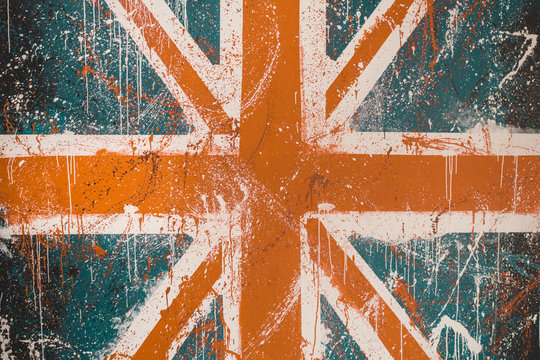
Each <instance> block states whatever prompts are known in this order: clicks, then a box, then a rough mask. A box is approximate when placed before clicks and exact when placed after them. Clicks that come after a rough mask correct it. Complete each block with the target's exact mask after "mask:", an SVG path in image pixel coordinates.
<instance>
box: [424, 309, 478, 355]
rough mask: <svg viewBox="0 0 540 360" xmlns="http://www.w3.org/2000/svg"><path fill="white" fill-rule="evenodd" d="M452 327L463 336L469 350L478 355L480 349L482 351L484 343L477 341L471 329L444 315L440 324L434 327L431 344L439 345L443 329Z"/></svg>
mask: <svg viewBox="0 0 540 360" xmlns="http://www.w3.org/2000/svg"><path fill="white" fill-rule="evenodd" d="M445 328H446V329H447V331H448V329H452V330H454V332H455V333H456V335H458V336H459V337H461V339H462V340H464V343H465V344H466V345H467V347H468V348H469V351H470V352H471V353H472V354H474V355H478V354H479V353H480V351H482V345H480V344H479V343H478V341H476V340H475V339H474V338H473V337H472V336H471V334H470V333H469V331H468V330H467V329H466V328H465V326H463V325H462V324H461V323H459V322H457V321H455V320H452V319H450V318H449V317H448V316H446V315H444V316H443V317H442V318H441V321H440V322H439V324H438V325H437V326H436V327H435V328H434V329H433V332H432V334H431V339H430V340H431V344H432V345H433V347H437V346H438V345H439V341H440V340H441V333H442V330H443V329H445Z"/></svg>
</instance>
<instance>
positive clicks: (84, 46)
mask: <svg viewBox="0 0 540 360" xmlns="http://www.w3.org/2000/svg"><path fill="white" fill-rule="evenodd" d="M83 48H84V69H85V71H86V67H87V66H88V64H87V61H88V60H87V53H86V0H83ZM84 83H85V87H86V113H88V75H85V76H84Z"/></svg>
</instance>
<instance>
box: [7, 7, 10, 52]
mask: <svg viewBox="0 0 540 360" xmlns="http://www.w3.org/2000/svg"><path fill="white" fill-rule="evenodd" d="M9 23H10V19H9V0H7V38H8V52H11V36H10V34H9V31H10V30H9Z"/></svg>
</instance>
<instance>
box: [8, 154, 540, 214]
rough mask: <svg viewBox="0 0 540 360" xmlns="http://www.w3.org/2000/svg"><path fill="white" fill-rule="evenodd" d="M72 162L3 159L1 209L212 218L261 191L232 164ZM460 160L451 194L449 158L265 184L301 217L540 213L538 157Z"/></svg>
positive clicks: (333, 158)
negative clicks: (325, 213) (248, 189)
mask: <svg viewBox="0 0 540 360" xmlns="http://www.w3.org/2000/svg"><path fill="white" fill-rule="evenodd" d="M71 159H72V158H71V157H58V158H56V157H30V158H25V159H24V161H22V159H21V160H17V159H15V160H14V161H13V163H12V164H11V163H10V159H0V169H1V170H0V199H1V205H2V206H3V207H5V208H7V210H8V214H9V215H10V217H19V216H22V217H24V216H26V215H33V214H34V215H43V214H68V213H69V211H70V208H71V212H72V214H84V213H87V214H104V213H123V212H124V205H127V204H130V205H134V206H137V207H138V208H139V210H140V212H141V213H185V212H188V213H193V212H195V213H196V212H201V213H206V212H207V211H218V210H219V209H220V208H219V202H218V200H217V198H216V197H215V195H221V196H222V197H223V198H224V200H225V202H226V203H228V204H235V203H238V202H239V201H240V200H241V199H242V198H243V197H244V193H243V192H242V189H241V188H240V185H239V180H241V179H243V180H244V181H246V182H247V183H248V185H249V184H254V185H256V186H260V182H259V181H260V180H254V178H253V175H252V174H251V173H250V172H249V171H246V169H245V168H243V167H242V166H241V164H239V163H238V159H236V158H234V157H226V156H213V155H202V154H199V155H196V156H188V157H185V156H159V155H155V154H149V155H147V156H118V155H112V154H104V155H100V156H89V157H74V158H73V160H71ZM455 159H457V160H454V161H457V172H454V173H453V174H452V178H451V186H450V175H449V174H446V175H445V168H446V166H445V162H446V161H447V160H446V158H445V157H443V156H421V155H415V156H405V155H391V156H385V155H378V156H372V157H370V156H369V155H313V156H312V157H310V158H309V159H308V160H306V161H304V162H301V163H299V165H298V168H297V169H298V175H297V176H296V177H295V178H294V179H292V178H291V177H289V178H287V179H286V180H284V181H282V180H280V179H281V178H276V179H274V180H275V181H273V180H272V181H268V182H266V186H267V188H266V190H265V191H268V192H269V194H275V195H271V196H275V199H276V200H277V201H279V202H281V203H282V206H284V207H285V208H288V209H289V210H290V211H291V212H292V213H295V214H297V215H298V216H299V215H301V214H302V213H304V212H306V211H313V210H315V211H316V210H317V205H318V204H319V203H322V202H325V203H332V204H334V205H336V210H338V211H408V210H410V211H434V212H438V211H448V209H449V206H451V209H452V210H456V211H458V210H459V211H475V210H478V211H481V210H489V211H508V212H510V211H514V200H515V211H516V212H518V213H538V211H539V210H540V206H539V199H540V188H539V186H538V184H540V171H539V169H540V157H538V156H521V157H517V158H514V157H505V160H504V164H503V162H502V157H501V158H497V157H496V156H458V157H457V158H455ZM516 160H517V163H518V164H517V178H516ZM69 164H72V165H69ZM73 164H74V165H73ZM68 166H69V172H68ZM501 169H502V170H501ZM501 171H502V185H501ZM269 176H271V174H269ZM445 177H446V179H445ZM68 178H69V179H70V181H69V182H68ZM282 186H284V188H285V189H286V190H287V191H286V193H285V192H283V191H281V190H280V189H281V187H282ZM514 190H515V191H514ZM450 191H451V201H450V202H449V199H448V197H447V193H448V195H450V194H449V192H450ZM202 195H205V196H207V204H206V207H205V204H204V201H203V197H202ZM261 206H262V205H261Z"/></svg>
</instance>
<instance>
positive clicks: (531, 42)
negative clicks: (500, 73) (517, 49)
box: [499, 31, 538, 89]
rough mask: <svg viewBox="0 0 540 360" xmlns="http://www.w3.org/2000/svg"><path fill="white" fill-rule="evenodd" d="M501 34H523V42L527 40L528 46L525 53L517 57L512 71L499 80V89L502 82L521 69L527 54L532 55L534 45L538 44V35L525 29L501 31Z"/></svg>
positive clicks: (511, 77) (512, 76)
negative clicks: (517, 59)
mask: <svg viewBox="0 0 540 360" xmlns="http://www.w3.org/2000/svg"><path fill="white" fill-rule="evenodd" d="M502 34H505V35H512V36H523V37H525V42H529V46H528V47H527V50H526V51H525V53H524V54H523V56H522V57H521V58H520V59H519V61H518V62H517V64H516V66H514V68H513V69H512V71H510V72H509V73H508V74H507V75H506V76H505V77H504V78H503V79H502V80H501V82H500V83H499V89H500V88H502V86H503V84H504V83H505V82H506V81H508V80H511V79H513V78H514V76H515V75H516V74H517V72H518V71H519V70H520V69H521V67H522V66H523V64H524V63H525V60H527V58H528V57H529V56H531V57H532V54H533V51H534V48H535V47H536V45H537V44H538V35H536V34H529V33H527V32H525V31H518V32H513V33H511V32H508V31H503V32H502Z"/></svg>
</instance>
